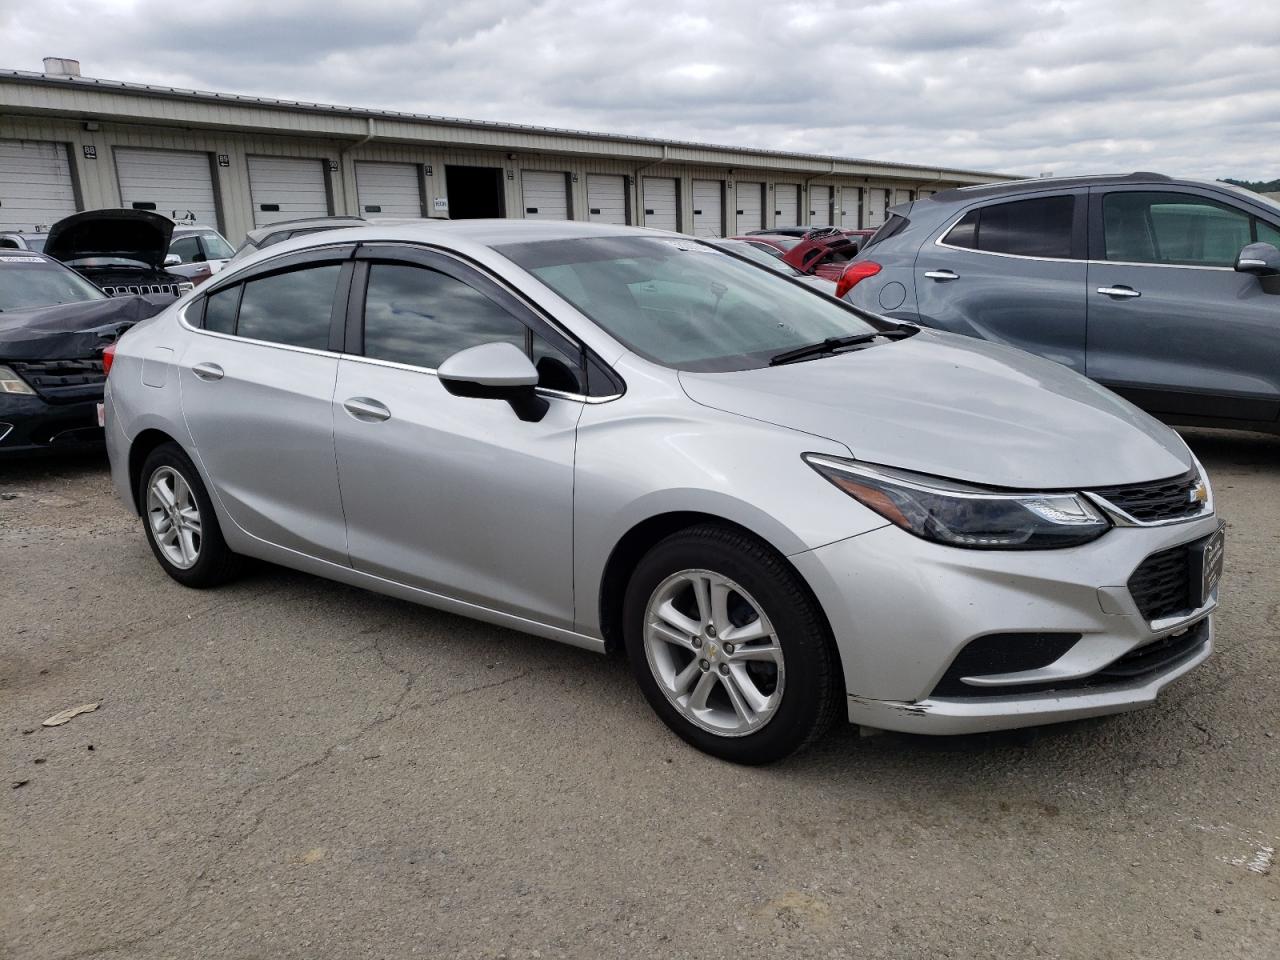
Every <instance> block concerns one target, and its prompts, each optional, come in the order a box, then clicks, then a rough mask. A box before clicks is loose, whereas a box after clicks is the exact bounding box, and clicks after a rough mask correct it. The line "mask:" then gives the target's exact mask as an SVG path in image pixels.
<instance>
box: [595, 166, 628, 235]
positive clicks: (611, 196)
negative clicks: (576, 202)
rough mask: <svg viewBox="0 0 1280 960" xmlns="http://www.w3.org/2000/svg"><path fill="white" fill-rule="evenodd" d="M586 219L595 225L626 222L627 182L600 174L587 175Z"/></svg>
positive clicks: (620, 178)
mask: <svg viewBox="0 0 1280 960" xmlns="http://www.w3.org/2000/svg"><path fill="white" fill-rule="evenodd" d="M587 219H588V220H591V221H593V222H595V223H621V224H625V223H626V222H627V182H626V180H624V179H623V178H622V177H614V176H608V175H605V174H602V173H589V174H587Z"/></svg>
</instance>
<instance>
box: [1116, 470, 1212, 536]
mask: <svg viewBox="0 0 1280 960" xmlns="http://www.w3.org/2000/svg"><path fill="white" fill-rule="evenodd" d="M1199 483H1200V475H1199V474H1198V473H1197V472H1196V471H1195V470H1188V471H1187V472H1186V473H1184V474H1183V475H1182V476H1180V477H1170V478H1169V479H1167V480H1155V481H1152V482H1151V483H1137V484H1132V485H1130V486H1125V487H1105V488H1103V489H1101V490H1094V491H1092V492H1093V493H1095V494H1097V495H1098V496H1100V497H1102V499H1104V500H1106V501H1107V502H1108V503H1109V504H1111V505H1112V506H1114V507H1117V508H1118V509H1120V510H1123V511H1124V512H1125V513H1127V514H1128V515H1129V516H1131V517H1133V519H1135V520H1137V521H1138V522H1139V523H1159V522H1160V521H1162V520H1179V519H1182V518H1183V517H1194V516H1196V515H1197V514H1199V513H1200V511H1201V510H1203V509H1204V504H1203V503H1202V502H1201V501H1200V500H1197V499H1195V498H1194V497H1193V496H1192V494H1193V492H1194V491H1195V490H1196V488H1197V486H1199Z"/></svg>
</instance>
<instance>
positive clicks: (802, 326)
mask: <svg viewBox="0 0 1280 960" xmlns="http://www.w3.org/2000/svg"><path fill="white" fill-rule="evenodd" d="M497 249H498V252H499V253H501V254H503V255H504V256H506V257H508V258H509V259H510V260H512V261H513V262H515V263H516V264H518V265H519V266H521V267H523V268H524V269H525V270H528V271H529V272H530V273H532V274H533V275H534V276H535V277H537V278H538V279H539V280H541V281H542V282H543V283H544V284H546V285H547V286H548V287H550V288H551V289H552V290H554V291H555V292H556V293H558V294H559V295H560V296H562V297H564V298H565V299H566V300H568V301H569V302H570V303H572V304H573V305H574V306H575V307H577V308H578V309H579V310H580V311H582V313H584V314H585V315H586V316H588V317H589V318H591V320H593V321H594V322H595V323H597V324H599V325H600V326H601V327H602V328H603V329H605V330H606V331H608V332H609V333H610V334H612V335H613V336H614V337H616V338H617V339H618V340H620V341H621V342H622V343H624V344H626V345H627V346H628V347H630V348H631V349H632V350H634V351H635V352H636V353H638V354H640V355H641V356H643V357H646V358H648V359H650V360H653V361H654V362H656V363H661V364H663V365H665V366H669V367H675V368H676V369H679V370H699V371H727V370H749V369H754V368H757V367H763V366H766V365H767V364H768V363H769V360H770V359H771V358H772V357H774V356H775V355H776V354H778V353H781V352H783V351H786V350H793V349H795V348H796V347H800V346H805V345H808V344H812V343H815V342H820V341H822V340H825V339H827V338H829V337H845V336H849V335H856V334H865V333H871V332H874V331H875V330H876V329H877V328H876V327H874V326H872V325H871V324H870V323H868V322H867V321H865V320H863V319H861V318H860V317H859V316H858V314H857V313H855V311H854V310H853V308H851V307H848V306H846V305H844V304H842V303H840V302H839V301H837V300H833V299H831V298H829V297H825V296H822V295H821V294H818V293H815V292H813V291H812V290H809V289H807V288H806V287H804V286H801V285H799V284H796V283H792V282H791V281H789V280H787V279H786V278H784V277H780V276H778V275H776V274H775V273H773V272H771V271H768V270H761V269H760V268H759V267H757V266H755V265H753V264H750V263H744V262H743V261H741V260H738V259H737V258H735V257H731V256H727V255H726V254H724V253H722V252H720V251H718V250H716V249H715V248H714V247H710V246H707V245H706V244H703V243H700V242H698V241H696V240H691V239H690V240H684V239H680V238H679V237H669V238H668V237H635V236H624V237H599V238H594V237H593V238H587V239H577V240H547V241H539V242H534V243H519V244H508V245H504V246H500V247H498V248H497Z"/></svg>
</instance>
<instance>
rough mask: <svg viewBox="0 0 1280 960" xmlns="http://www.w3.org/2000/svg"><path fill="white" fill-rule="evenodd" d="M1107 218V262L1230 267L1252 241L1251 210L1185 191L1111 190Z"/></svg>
mask: <svg viewBox="0 0 1280 960" xmlns="http://www.w3.org/2000/svg"><path fill="white" fill-rule="evenodd" d="M1102 222H1103V229H1104V231H1105V238H1106V249H1107V259H1108V260H1124V261H1128V262H1131V263H1183V264H1190V265H1195V266H1210V267H1229V266H1232V265H1233V264H1235V262H1236V256H1237V254H1239V253H1240V248H1241V247H1243V246H1245V245H1246V244H1249V243H1251V242H1253V241H1252V238H1253V228H1252V218H1251V217H1250V215H1249V214H1247V213H1245V212H1244V211H1243V210H1238V209H1236V208H1235V207H1230V206H1227V205H1226V204H1225V203H1218V202H1217V201H1215V200H1210V199H1208V198H1207V197H1197V196H1193V195H1191V194H1185V193H1156V192H1142V191H1139V192H1133V193H1109V194H1107V195H1106V196H1105V197H1103V200H1102Z"/></svg>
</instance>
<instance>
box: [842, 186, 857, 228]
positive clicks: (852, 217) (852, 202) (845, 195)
mask: <svg viewBox="0 0 1280 960" xmlns="http://www.w3.org/2000/svg"><path fill="white" fill-rule="evenodd" d="M840 226H842V227H844V228H846V229H848V230H856V229H858V228H859V227H860V226H862V188H861V187H841V188H840Z"/></svg>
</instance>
